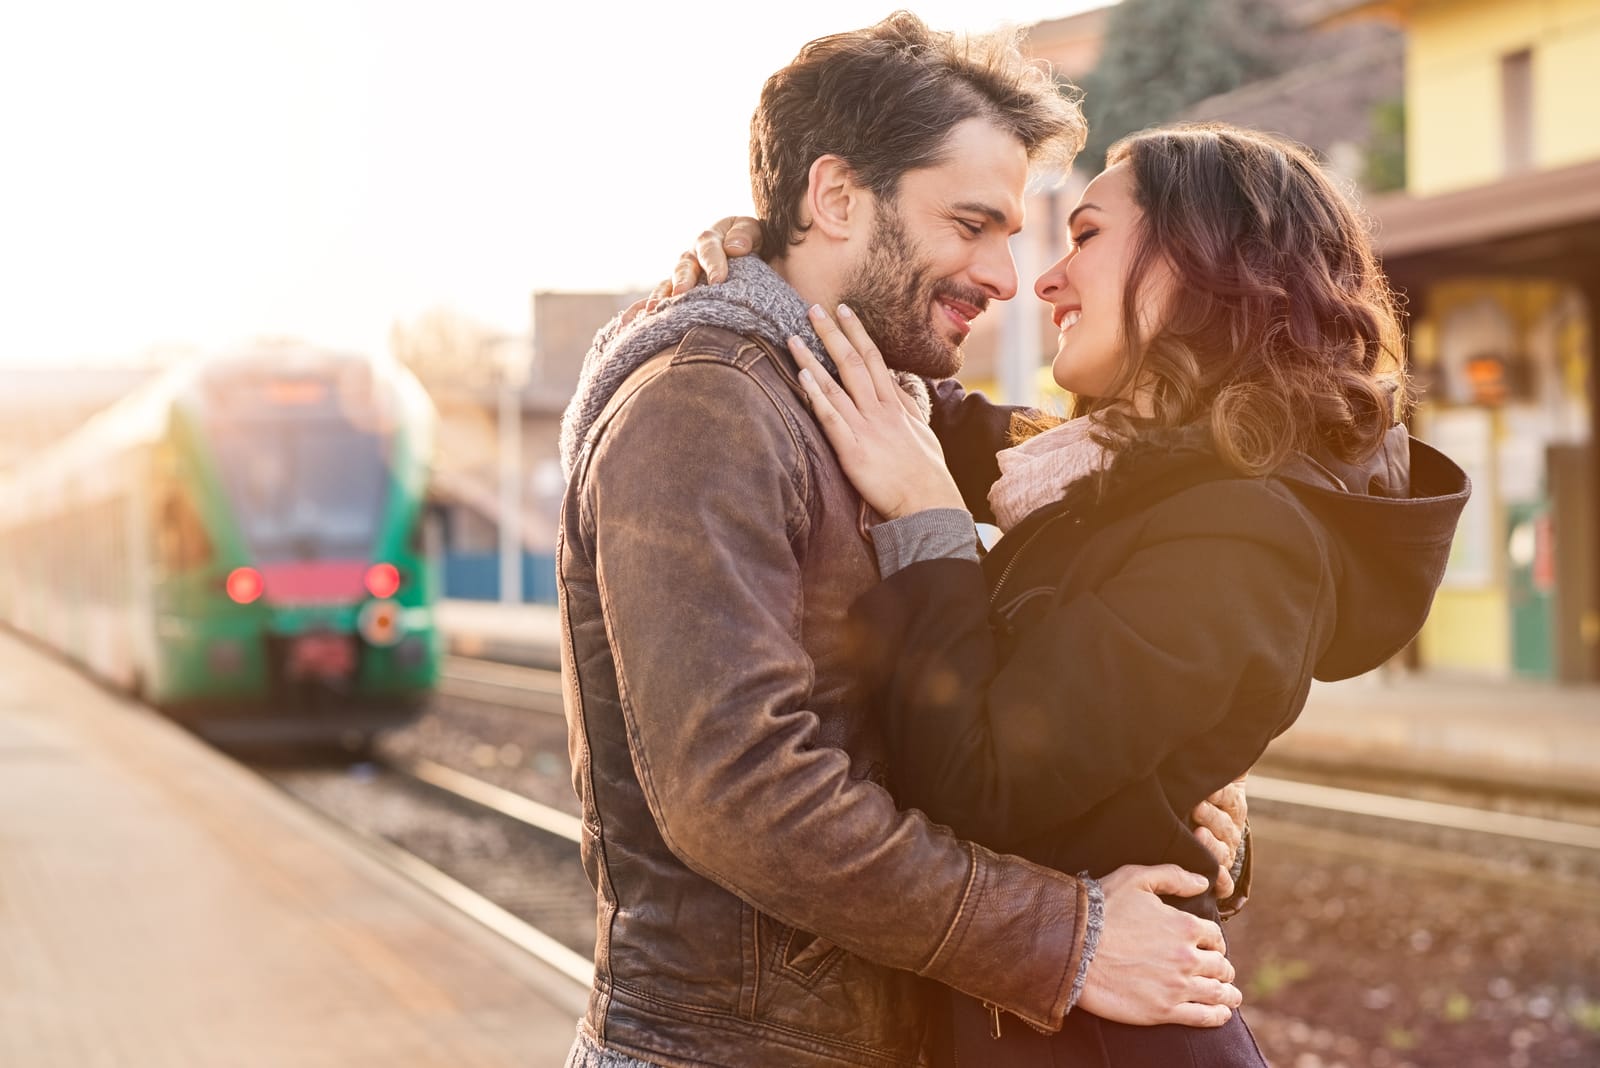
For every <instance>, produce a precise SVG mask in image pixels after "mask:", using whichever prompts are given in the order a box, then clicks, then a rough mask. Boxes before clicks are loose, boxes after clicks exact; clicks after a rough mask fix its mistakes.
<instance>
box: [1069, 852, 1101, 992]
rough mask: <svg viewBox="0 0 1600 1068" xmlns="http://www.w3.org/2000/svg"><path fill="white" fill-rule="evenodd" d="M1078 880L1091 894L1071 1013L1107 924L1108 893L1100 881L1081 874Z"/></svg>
mask: <svg viewBox="0 0 1600 1068" xmlns="http://www.w3.org/2000/svg"><path fill="white" fill-rule="evenodd" d="M1078 878H1079V879H1082V880H1083V885H1084V888H1085V889H1086V890H1088V892H1089V924H1088V929H1087V930H1086V931H1085V932H1084V935H1083V959H1082V960H1081V961H1079V962H1078V974H1077V975H1076V976H1074V977H1073V980H1072V992H1071V993H1070V994H1068V995H1067V1011H1068V1012H1071V1011H1072V1009H1073V1007H1074V1006H1075V1005H1077V1004H1078V998H1080V997H1082V996H1083V984H1084V980H1086V979H1088V978H1089V965H1090V964H1091V963H1093V962H1094V951H1095V950H1096V949H1098V948H1100V930H1101V928H1103V927H1104V926H1105V923H1106V892H1105V890H1104V888H1102V887H1101V885H1100V880H1099V879H1091V878H1089V873H1088V872H1080V873H1079V874H1078Z"/></svg>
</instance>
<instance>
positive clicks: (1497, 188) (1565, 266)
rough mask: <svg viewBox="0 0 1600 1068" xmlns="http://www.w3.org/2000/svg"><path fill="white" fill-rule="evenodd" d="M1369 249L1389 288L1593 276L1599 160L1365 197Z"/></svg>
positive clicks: (1598, 261)
mask: <svg viewBox="0 0 1600 1068" xmlns="http://www.w3.org/2000/svg"><path fill="white" fill-rule="evenodd" d="M1366 208H1367V211H1368V212H1369V213H1370V214H1371V215H1372V216H1373V217H1374V219H1375V220H1376V221H1377V233H1376V240H1375V245H1376V247H1377V250H1378V254H1379V255H1380V256H1381V257H1382V258H1383V262H1384V266H1385V268H1386V269H1387V270H1388V271H1389V273H1390V275H1391V276H1393V277H1395V279H1396V281H1398V282H1401V283H1402V284H1417V283H1419V282H1424V281H1427V280H1429V279H1430V278H1432V277H1437V276H1439V275H1445V274H1448V275H1461V274H1478V275H1486V274H1504V275H1515V274H1540V275H1553V276H1563V277H1567V278H1573V279H1576V278H1579V277H1592V276H1594V275H1595V274H1596V272H1597V271H1600V160H1591V161H1588V162H1585V163H1577V164H1572V165H1571V166H1567V167H1559V168H1553V169H1548V170H1538V171H1529V172H1527V173H1525V174H1518V175H1513V176H1511V177H1508V178H1504V179H1502V180H1500V181H1498V182H1493V183H1490V184H1488V185H1481V186H1474V187H1472V188H1470V189H1461V190H1457V191H1454V192H1449V193H1440V194H1436V195H1434V196H1429V197H1418V196H1413V195H1411V194H1408V193H1392V194H1387V195H1384V196H1378V197H1372V198H1370V199H1368V200H1367V202H1366Z"/></svg>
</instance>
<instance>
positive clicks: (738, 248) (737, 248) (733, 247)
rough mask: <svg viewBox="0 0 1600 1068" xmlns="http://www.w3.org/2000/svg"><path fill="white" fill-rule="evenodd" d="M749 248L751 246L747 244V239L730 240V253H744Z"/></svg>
mask: <svg viewBox="0 0 1600 1068" xmlns="http://www.w3.org/2000/svg"><path fill="white" fill-rule="evenodd" d="M747 247H749V246H748V244H747V243H746V242H745V239H744V238H742V237H730V238H728V251H729V252H743V251H744V250H745V249H746V248H747Z"/></svg>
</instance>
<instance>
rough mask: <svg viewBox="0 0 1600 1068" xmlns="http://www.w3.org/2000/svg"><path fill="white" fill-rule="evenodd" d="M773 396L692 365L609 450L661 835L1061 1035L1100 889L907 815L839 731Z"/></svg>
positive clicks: (721, 871)
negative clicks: (818, 665) (1091, 893)
mask: <svg viewBox="0 0 1600 1068" xmlns="http://www.w3.org/2000/svg"><path fill="white" fill-rule="evenodd" d="M768 388H769V387H768V385H767V384H766V383H763V382H761V381H757V380H756V379H754V378H753V377H752V376H750V375H748V374H744V373H741V372H739V371H736V370H730V369H728V368H726V367H724V366H721V365H717V364H711V363H704V364H700V363H692V362H691V363H687V364H683V365H678V366H674V367H672V368H671V369H670V370H668V371H667V372H665V373H663V374H662V375H660V376H659V377H658V378H657V379H656V380H655V381H652V382H651V383H650V384H649V385H648V386H647V387H646V388H645V389H644V390H642V391H641V392H640V395H639V396H638V397H636V398H635V399H634V400H633V401H632V402H630V403H629V404H628V405H627V406H626V407H625V408H624V409H622V410H621V411H619V412H618V413H617V415H616V417H615V418H614V419H613V420H612V421H611V423H610V425H609V426H608V427H607V429H606V432H605V434H604V435H603V437H602V438H601V439H600V440H599V441H598V442H597V443H596V446H595V448H596V451H595V454H594V458H593V461H592V469H600V468H602V467H603V474H598V475H596V476H594V482H593V486H592V488H591V489H590V491H589V492H588V493H586V494H585V495H584V501H585V508H586V511H587V514H586V515H583V516H582V526H583V529H584V531H585V537H592V538H593V539H594V545H595V550H594V552H595V559H596V561H597V570H598V580H599V584H600V590H601V597H602V600H603V604H604V614H605V623H606V628H607V637H608V640H609V645H610V648H611V650H612V653H613V656H614V658H615V662H616V668H617V677H618V684H619V690H620V695H621V701H622V705H623V715H624V717H625V721H626V725H627V729H628V731H629V733H630V736H631V737H630V741H631V746H632V756H633V761H634V767H635V770H636V772H637V775H638V779H639V782H640V784H641V785H642V787H643V790H644V792H645V795H646V799H647V802H648V804H649V806H650V810H651V813H652V815H653V816H654V819H655V822H656V824H657V827H658V829H659V832H660V834H661V836H662V838H663V839H664V841H665V842H666V844H667V846H668V848H670V849H671V851H672V852H673V853H674V854H675V855H676V856H677V857H678V858H679V859H681V860H682V861H683V862H684V863H685V864H687V865H688V866H689V867H691V868H692V869H693V870H695V871H696V872H698V873H699V874H701V875H703V876H704V877H706V878H708V879H711V880H713V881H715V882H716V883H718V884H720V885H721V886H722V887H724V888H725V889H727V890H728V891H730V892H731V893H733V894H736V895H737V896H739V897H740V898H742V899H743V900H745V901H746V902H748V903H750V904H751V905H753V906H754V907H755V908H757V909H759V910H761V911H763V912H765V913H767V914H768V915H771V916H773V917H775V918H777V919H779V920H780V921H782V922H784V923H786V924H789V925H791V926H793V927H796V928H799V929H802V930H805V931H809V932H812V933H814V934H816V935H817V936H819V937H821V938H824V939H827V940H830V941H832V942H834V943H835V944H837V945H840V946H842V947H844V948H845V949H846V950H848V951H850V952H853V953H856V954H859V955H861V956H863V957H866V958H869V959H872V960H875V961H878V962H880V963H882V964H886V965H890V966H893V967H898V968H904V969H909V970H912V971H915V972H918V973H920V974H922V975H925V976H928V977H930V978H933V979H936V980H938V981H940V982H942V983H945V984H947V985H949V986H952V987H955V988H957V989H960V990H962V991H965V992H967V993H969V994H973V995H975V996H978V997H981V998H984V999H986V1000H988V1001H990V1002H992V1003H995V1004H997V1005H999V1006H1001V1007H1003V1008H1005V1009H1006V1010H1008V1011H1010V1012H1013V1013H1015V1014H1016V1015H1018V1016H1020V1017H1022V1018H1023V1019H1025V1020H1028V1021H1029V1022H1031V1023H1034V1024H1035V1025H1038V1026H1041V1027H1044V1028H1051V1029H1053V1028H1055V1027H1059V1026H1060V1024H1061V1022H1062V1019H1063V1016H1064V1015H1065V1013H1066V1011H1067V1010H1068V1008H1069V1007H1070V1004H1069V1002H1070V990H1071V987H1072V983H1073V979H1074V977H1075V976H1076V974H1077V972H1078V969H1079V965H1080V962H1081V961H1082V955H1083V952H1084V933H1085V926H1086V922H1087V913H1088V906H1087V902H1086V892H1085V889H1084V886H1083V884H1082V883H1080V882H1079V881H1078V880H1076V879H1074V878H1071V877H1070V876H1065V875H1062V874H1060V873H1058V872H1053V871H1050V870H1048V869H1046V868H1043V867H1040V866H1037V865H1034V864H1031V863H1029V862H1027V861H1024V860H1021V859H1020V858H1015V857H1002V856H997V855H996V854H994V853H991V852H989V851H987V850H985V849H982V848H980V847H978V846H975V845H973V844H971V843H969V842H964V841H961V840H959V839H957V838H955V837H954V836H953V835H951V834H950V832H949V831H948V830H947V829H946V828H943V827H938V826H935V825H934V824H932V823H930V821H929V820H928V819H927V818H926V817H924V816H923V815H922V814H921V813H916V812H905V811H900V810H899V809H898V808H897V807H896V804H895V802H894V800H893V798H891V796H890V795H889V793H888V791H887V790H885V789H884V788H882V787H881V786H879V785H877V784H875V783H873V782H871V781H868V780H866V779H863V778H860V777H857V776H855V775H853V774H852V771H851V761H850V759H849V756H848V755H847V754H846V753H845V752H844V751H843V750H841V749H839V748H836V747H834V746H833V745H830V744H828V741H827V740H826V739H824V738H823V737H821V736H820V735H819V719H818V717H817V715H816V714H815V713H814V712H812V711H810V710H809V709H808V702H809V701H810V700H811V698H812V688H813V684H814V682H815V672H814V668H813V665H812V661H811V659H810V658H809V657H808V655H807V653H806V651H805V649H804V648H803V647H802V644H801V641H800V633H799V632H800V619H801V616H800V609H801V590H802V586H801V582H802V577H803V567H804V563H803V562H804V560H805V559H806V557H805V555H804V553H803V552H802V551H801V550H802V549H803V547H804V545H805V542H806V539H807V537H808V535H809V532H810V530H811V527H812V524H813V520H814V517H813V515H812V514H811V509H812V508H813V507H814V506H815V505H814V501H813V497H812V496H811V495H810V493H809V491H810V483H811V480H812V479H814V478H815V477H816V472H815V466H814V465H816V464H817V463H819V462H820V461H819V459H818V456H817V454H816V452H815V449H816V443H815V442H808V439H806V438H805V437H804V436H803V435H802V434H801V433H800V426H799V424H798V422H797V417H796V414H795V413H796V412H797V411H799V409H797V408H794V407H791V406H786V405H783V404H778V403H776V402H775V399H774V398H773V397H772V396H771V395H769V394H768V392H767V390H768ZM800 418H803V415H802V416H800Z"/></svg>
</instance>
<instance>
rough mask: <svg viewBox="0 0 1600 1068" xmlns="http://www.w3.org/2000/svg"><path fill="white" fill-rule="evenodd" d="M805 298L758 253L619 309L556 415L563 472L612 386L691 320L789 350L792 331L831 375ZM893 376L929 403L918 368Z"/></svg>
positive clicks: (677, 337) (680, 334)
mask: <svg viewBox="0 0 1600 1068" xmlns="http://www.w3.org/2000/svg"><path fill="white" fill-rule="evenodd" d="M806 309H807V304H806V302H805V301H803V300H801V299H800V294H798V293H796V292H795V291H794V289H793V288H791V287H790V285H789V283H788V282H785V281H784V280H783V279H782V278H781V277H779V275H778V273H777V272H776V271H774V270H773V269H772V268H771V267H769V266H768V265H767V264H766V263H764V262H763V261H762V260H761V259H760V258H759V257H757V256H741V257H739V258H738V259H735V260H731V261H729V263H728V280H727V281H726V282H721V283H718V284H717V285H714V286H712V285H703V286H697V287H695V288H694V289H691V290H690V291H689V292H687V293H685V294H684V295H683V296H681V297H675V298H673V299H672V300H670V301H668V302H666V303H665V304H663V305H662V306H661V307H660V308H658V309H657V310H656V312H655V313H654V314H651V315H640V316H638V317H637V318H635V319H634V320H633V321H632V322H629V323H626V324H625V323H623V321H622V316H621V315H620V314H619V315H618V316H617V317H616V318H614V319H612V320H611V321H610V322H609V323H607V324H606V325H605V326H603V327H601V328H600V332H599V333H597V334H595V336H594V342H593V344H591V345H590V346H589V352H588V354H587V355H585V356H584V358H583V371H582V372H581V373H580V374H579V376H578V389H577V392H576V393H574V394H573V396H572V401H571V402H570V403H569V404H568V405H567V410H566V413H565V414H564V415H562V417H561V469H562V471H563V473H565V474H566V476H567V477H568V478H571V477H572V469H573V467H574V466H575V465H576V463H577V460H578V450H579V449H580V448H581V447H582V445H583V439H584V438H585V437H586V436H587V435H588V433H589V428H590V427H591V426H593V425H594V421H595V420H596V419H597V418H599V416H600V413H601V412H602V411H604V410H605V406H606V403H607V402H608V401H610V400H611V396H612V394H614V393H616V391H617V389H618V387H620V386H621V385H622V383H623V380H624V379H626V378H627V377H628V376H629V375H630V374H632V373H633V372H634V371H635V370H636V369H637V368H639V367H640V366H641V365H642V364H644V363H645V362H646V361H648V360H649V359H650V358H651V357H652V356H654V355H656V354H657V353H659V352H661V351H663V350H665V349H667V348H670V347H671V346H673V345H676V344H677V343H678V342H680V341H682V340H683V338H684V336H685V335H686V334H688V333H689V331H690V330H693V329H694V328H695V327H697V326H720V327H722V328H723V329H725V330H731V331H733V332H734V333H736V334H745V335H753V336H755V337H760V338H763V339H764V340H766V341H769V342H771V343H772V344H773V345H774V346H776V347H777V348H778V349H779V351H782V352H787V351H788V346H787V340H788V338H789V336H790V335H791V334H794V335H798V336H799V338H800V340H802V341H804V342H805V343H806V345H807V346H808V347H810V349H811V351H812V352H814V353H815V354H816V356H817V359H818V360H820V361H821V362H822V365H823V366H824V367H826V368H827V369H828V373H829V374H831V375H833V376H834V377H835V378H837V377H838V371H837V369H835V367H834V365H833V360H832V359H830V358H829V356H828V352H827V350H826V349H824V348H823V347H822V342H821V341H820V340H819V339H818V338H817V334H816V331H814V330H812V328H811V320H810V318H809V317H808V316H807V315H806ZM895 377H896V379H897V380H898V381H899V383H900V387H901V388H902V389H904V390H905V391H906V392H907V393H908V394H910V395H911V397H912V398H913V399H915V400H916V402H917V405H918V406H919V407H920V408H921V410H922V413H923V417H924V418H927V415H928V411H929V400H928V385H927V383H926V382H924V381H923V380H922V379H921V378H918V377H917V376H916V375H912V374H907V373H905V372H896V373H895Z"/></svg>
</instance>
